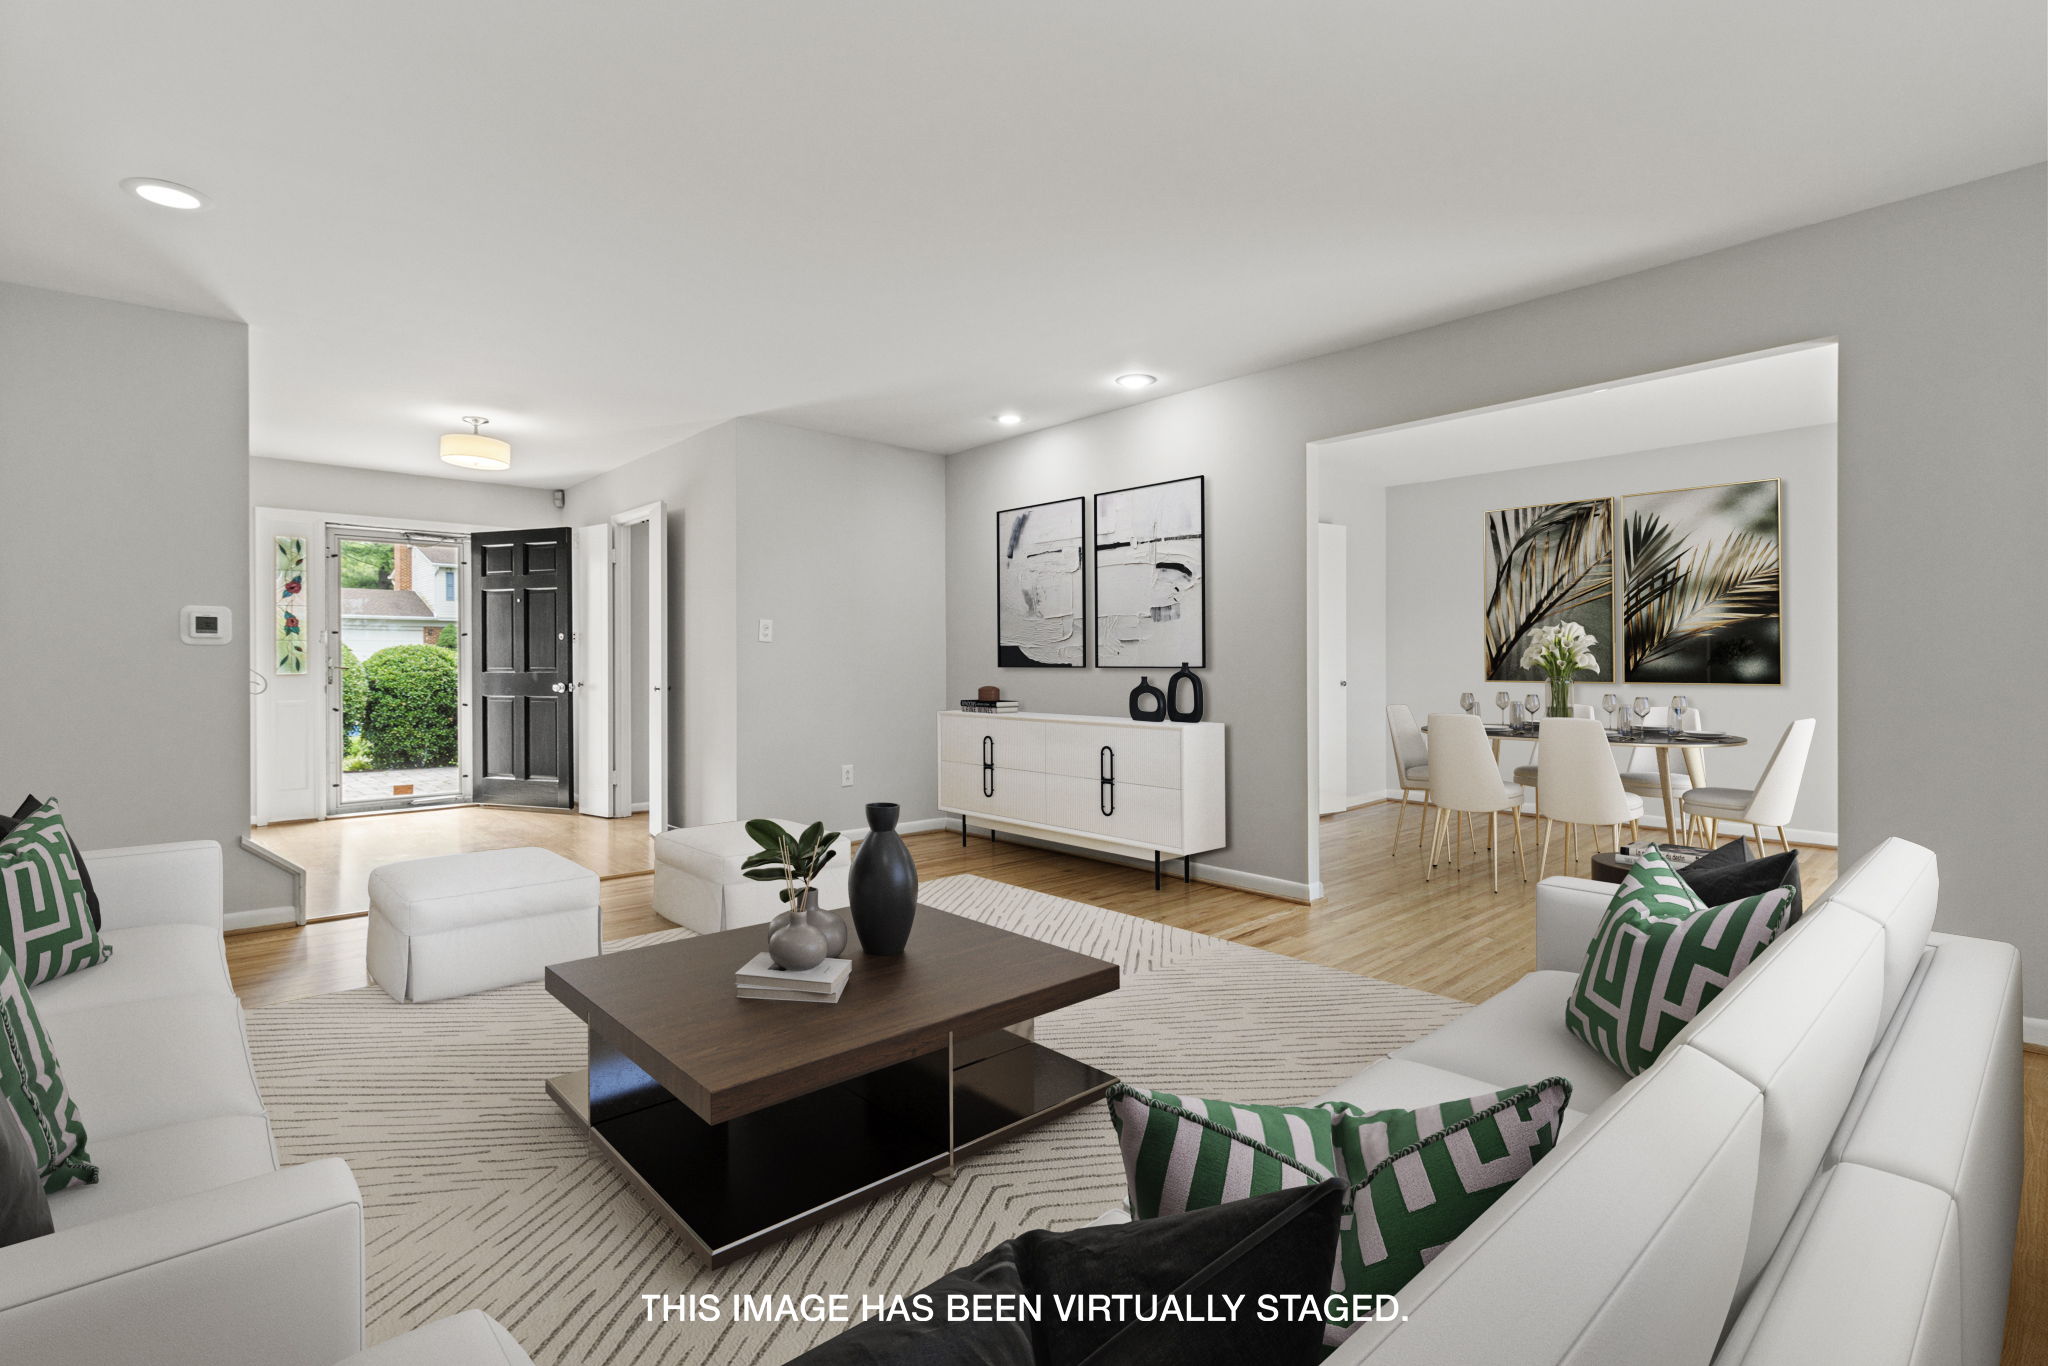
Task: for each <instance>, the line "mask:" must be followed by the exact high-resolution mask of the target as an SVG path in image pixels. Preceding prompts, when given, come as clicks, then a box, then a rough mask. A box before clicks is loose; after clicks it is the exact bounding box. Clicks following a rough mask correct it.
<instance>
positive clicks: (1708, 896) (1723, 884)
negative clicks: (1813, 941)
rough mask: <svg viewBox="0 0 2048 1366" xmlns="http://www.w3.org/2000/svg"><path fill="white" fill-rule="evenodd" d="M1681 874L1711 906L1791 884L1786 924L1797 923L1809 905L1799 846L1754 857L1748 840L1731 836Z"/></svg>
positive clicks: (1700, 897)
mask: <svg viewBox="0 0 2048 1366" xmlns="http://www.w3.org/2000/svg"><path fill="white" fill-rule="evenodd" d="M1731 851H1732V853H1731ZM1678 876H1679V877H1680V878H1682V879H1684V881H1685V885H1686V886H1688V887H1690V888H1692V889H1693V892H1694V893H1695V894H1696V895H1698V897H1699V899H1700V900H1702V901H1704V902H1706V903H1707V904H1708V905H1709V906H1726V905H1727V904H1728V903H1729V902H1731V901H1740V900H1742V899H1743V898H1744V897H1749V896H1759V895H1761V894H1762V893H1764V892H1768V891H1772V890H1774V889H1776V888H1779V887H1790V888H1791V889H1792V909H1791V910H1790V911H1789V912H1788V913H1787V914H1786V916H1785V925H1786V927H1787V928H1790V927H1791V926H1792V925H1793V924H1795V923H1797V921H1798V919H1799V917H1800V914H1801V913H1802V912H1804V911H1805V909H1806V900H1805V897H1804V895H1803V894H1802V893H1801V890H1800V886H1799V851H1798V850H1797V849H1793V850H1789V851H1788V852H1786V853H1783V854H1772V855H1771V856H1770V857H1769V858H1759V859H1753V858H1751V857H1750V856H1749V843H1748V841H1746V840H1731V841H1729V842H1728V843H1727V844H1724V845H1722V846H1721V847H1720V848H1719V849H1716V850H1715V851H1714V852H1713V853H1711V854H1707V855H1705V856H1704V857H1702V858H1700V859H1697V860H1695V861H1694V862H1692V863H1688V864H1687V865H1686V866H1685V867H1683V868H1680V869H1679V870H1678Z"/></svg>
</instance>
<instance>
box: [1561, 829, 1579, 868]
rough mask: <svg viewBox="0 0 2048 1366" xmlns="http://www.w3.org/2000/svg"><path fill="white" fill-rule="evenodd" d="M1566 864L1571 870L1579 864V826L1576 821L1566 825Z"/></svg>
mask: <svg viewBox="0 0 2048 1366" xmlns="http://www.w3.org/2000/svg"><path fill="white" fill-rule="evenodd" d="M1564 866H1565V869H1566V871H1568V872H1569V871H1571V870H1573V869H1576V868H1577V867H1578V866H1579V826H1578V822H1576V821H1566V822H1565V825H1564Z"/></svg>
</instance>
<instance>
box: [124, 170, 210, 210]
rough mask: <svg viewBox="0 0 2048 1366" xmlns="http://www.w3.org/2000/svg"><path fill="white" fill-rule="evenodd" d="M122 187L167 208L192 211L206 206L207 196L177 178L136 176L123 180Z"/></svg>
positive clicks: (137, 196) (160, 206)
mask: <svg viewBox="0 0 2048 1366" xmlns="http://www.w3.org/2000/svg"><path fill="white" fill-rule="evenodd" d="M121 188H122V189H124V190H126V191H128V193H130V194H132V195H134V196H135V197H136V198H138V199H146V200H148V201H149V202H150V203H152V204H155V205H157V206H158V207H159V208H165V209H183V210H185V211H186V212H188V213H189V212H191V211H192V210H194V209H203V208H205V207H206V196H205V195H203V194H201V193H199V191H197V190H195V189H193V188H192V187H191V186H190V185H180V184H178V182H176V181H175V180H158V179H156V178H154V177H152V176H136V177H134V178H132V179H129V180H124V181H122V182H121Z"/></svg>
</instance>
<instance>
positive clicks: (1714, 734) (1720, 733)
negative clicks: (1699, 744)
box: [1682, 730, 1728, 740]
mask: <svg viewBox="0 0 2048 1366" xmlns="http://www.w3.org/2000/svg"><path fill="white" fill-rule="evenodd" d="M1682 738H1684V739H1687V740H1726V739H1727V738H1728V732H1727V731H1725V730H1689V731H1685V732H1683V737H1682Z"/></svg>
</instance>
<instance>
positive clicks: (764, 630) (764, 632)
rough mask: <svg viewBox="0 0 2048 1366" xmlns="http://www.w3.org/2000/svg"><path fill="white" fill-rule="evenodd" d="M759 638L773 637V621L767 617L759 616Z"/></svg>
mask: <svg viewBox="0 0 2048 1366" xmlns="http://www.w3.org/2000/svg"><path fill="white" fill-rule="evenodd" d="M761 639H762V640H764V641H772V640H774V639H775V623H774V622H773V621H770V620H769V619H768V618H767V617H762V618H761Z"/></svg>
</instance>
